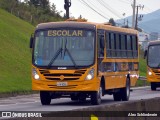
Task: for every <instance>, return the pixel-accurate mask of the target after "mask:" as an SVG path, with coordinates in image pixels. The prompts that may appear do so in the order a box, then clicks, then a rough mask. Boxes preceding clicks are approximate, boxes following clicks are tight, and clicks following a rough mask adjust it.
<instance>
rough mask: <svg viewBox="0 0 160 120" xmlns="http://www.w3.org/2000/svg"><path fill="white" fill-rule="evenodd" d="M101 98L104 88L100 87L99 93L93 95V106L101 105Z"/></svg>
mask: <svg viewBox="0 0 160 120" xmlns="http://www.w3.org/2000/svg"><path fill="white" fill-rule="evenodd" d="M101 98H102V86H100V88H99V90H98V91H95V92H92V93H91V104H92V105H99V104H101Z"/></svg>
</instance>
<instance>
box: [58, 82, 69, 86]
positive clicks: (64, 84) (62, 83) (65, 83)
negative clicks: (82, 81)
mask: <svg viewBox="0 0 160 120" xmlns="http://www.w3.org/2000/svg"><path fill="white" fill-rule="evenodd" d="M67 85H68V83H67V82H57V86H67Z"/></svg>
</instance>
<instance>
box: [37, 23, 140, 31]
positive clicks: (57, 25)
mask: <svg viewBox="0 0 160 120" xmlns="http://www.w3.org/2000/svg"><path fill="white" fill-rule="evenodd" d="M62 27H63V28H65V27H68V28H72V27H74V28H86V29H104V30H108V31H114V32H123V33H130V34H137V30H134V29H131V28H122V27H117V26H112V25H109V24H103V23H92V22H76V21H62V22H48V23H41V24H38V25H37V27H36V30H39V29H52V28H62Z"/></svg>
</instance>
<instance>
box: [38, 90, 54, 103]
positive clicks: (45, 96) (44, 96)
mask: <svg viewBox="0 0 160 120" xmlns="http://www.w3.org/2000/svg"><path fill="white" fill-rule="evenodd" d="M40 99H41V104H42V105H49V104H50V103H51V95H50V93H49V92H46V91H40Z"/></svg>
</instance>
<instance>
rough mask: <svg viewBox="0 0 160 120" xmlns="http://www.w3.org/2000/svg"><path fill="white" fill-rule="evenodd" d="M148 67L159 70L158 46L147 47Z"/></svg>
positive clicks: (159, 56) (159, 47)
mask: <svg viewBox="0 0 160 120" xmlns="http://www.w3.org/2000/svg"><path fill="white" fill-rule="evenodd" d="M148 66H149V67H153V68H160V45H154V46H149V51H148Z"/></svg>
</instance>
